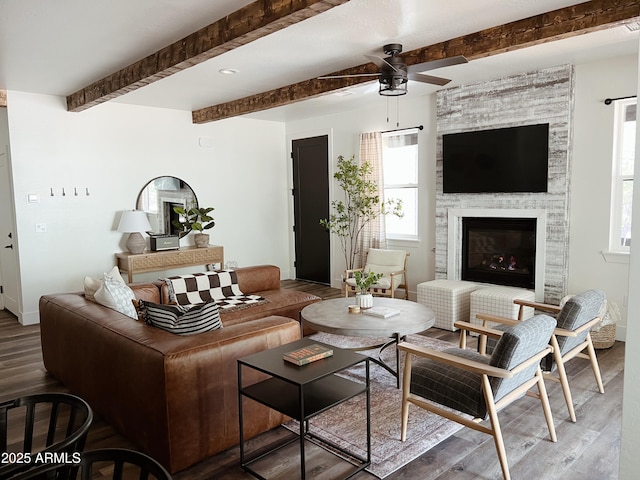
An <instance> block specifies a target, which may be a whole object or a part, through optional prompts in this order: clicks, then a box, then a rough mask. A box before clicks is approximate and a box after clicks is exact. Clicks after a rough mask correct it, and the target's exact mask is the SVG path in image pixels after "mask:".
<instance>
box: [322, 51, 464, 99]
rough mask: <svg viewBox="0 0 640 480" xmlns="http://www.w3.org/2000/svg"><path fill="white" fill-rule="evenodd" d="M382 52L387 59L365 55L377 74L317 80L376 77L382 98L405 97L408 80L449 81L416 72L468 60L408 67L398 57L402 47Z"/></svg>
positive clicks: (454, 58)
mask: <svg viewBox="0 0 640 480" xmlns="http://www.w3.org/2000/svg"><path fill="white" fill-rule="evenodd" d="M382 50H383V51H384V53H385V55H389V56H388V57H387V58H382V57H378V56H375V55H365V57H367V58H368V59H369V60H371V61H372V62H373V63H375V64H376V65H377V66H378V67H379V68H380V70H379V72H378V73H361V74H354V75H328V76H324V77H318V78H319V79H329V78H348V77H374V76H375V77H378V81H379V83H380V88H379V90H378V93H379V94H380V95H384V96H397V95H405V94H406V93H407V83H408V81H409V80H415V81H418V82H423V83H430V84H433V85H446V84H447V83H449V82H450V81H451V80H449V79H446V78H441V77H434V76H431V75H424V74H422V73H418V72H424V71H427V70H433V69H436V68H441V67H448V66H450V65H459V64H461V63H468V60H467V59H466V58H465V57H464V56H462V55H459V56H456V57H449V58H442V59H440V60H431V61H429V62H424V63H418V64H416V65H410V66H409V67H407V64H406V63H404V60H403V59H402V58H401V57H399V56H398V54H399V53H401V52H402V45H401V44H399V43H389V44H387V45H385V46H384V47H383V48H382Z"/></svg>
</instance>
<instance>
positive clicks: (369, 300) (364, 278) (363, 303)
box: [354, 270, 382, 308]
mask: <svg viewBox="0 0 640 480" xmlns="http://www.w3.org/2000/svg"><path fill="white" fill-rule="evenodd" d="M354 278H355V280H356V286H357V287H358V292H357V293H356V305H358V306H359V307H360V308H370V307H373V295H372V294H371V293H370V292H369V288H370V287H371V285H373V284H375V283H376V282H377V281H378V280H380V279H381V278H382V274H381V273H374V272H361V271H360V270H358V271H356V272H355V273H354Z"/></svg>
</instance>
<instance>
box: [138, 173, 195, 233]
mask: <svg viewBox="0 0 640 480" xmlns="http://www.w3.org/2000/svg"><path fill="white" fill-rule="evenodd" d="M197 206H198V199H197V198H196V194H195V193H194V191H193V190H192V189H191V187H190V186H189V185H188V184H187V182H185V181H184V180H180V179H179V178H176V177H157V178H154V179H153V180H151V181H150V182H149V183H147V184H146V185H145V186H144V188H143V189H142V190H141V191H140V194H139V195H138V201H137V203H136V208H137V209H138V210H143V211H145V212H146V213H147V217H148V218H149V223H150V224H151V229H152V230H151V231H150V232H147V233H149V235H178V236H180V237H183V236H184V235H186V233H187V232H185V231H184V230H182V229H181V228H176V227H175V226H173V225H172V222H173V221H174V220H179V219H180V216H179V215H178V214H177V213H176V212H174V210H173V208H174V207H183V208H185V209H187V210H188V209H190V208H193V207H197Z"/></svg>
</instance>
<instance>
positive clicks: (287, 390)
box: [238, 338, 371, 480]
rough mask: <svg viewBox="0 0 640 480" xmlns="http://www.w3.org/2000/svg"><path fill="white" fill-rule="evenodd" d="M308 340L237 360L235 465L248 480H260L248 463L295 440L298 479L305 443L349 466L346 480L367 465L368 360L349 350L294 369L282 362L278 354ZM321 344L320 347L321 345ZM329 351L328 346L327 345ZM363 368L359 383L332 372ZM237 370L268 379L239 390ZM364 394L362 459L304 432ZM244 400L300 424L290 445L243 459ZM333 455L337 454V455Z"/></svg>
mask: <svg viewBox="0 0 640 480" xmlns="http://www.w3.org/2000/svg"><path fill="white" fill-rule="evenodd" d="M314 343H320V342H315V341H313V340H311V339H306V338H305V339H302V340H298V341H296V342H293V343H288V344H286V345H281V346H279V347H276V348H273V349H271V350H266V351H264V352H259V353H255V354H253V355H249V356H247V357H244V358H240V359H238V416H239V422H240V464H241V466H242V468H243V469H244V470H246V471H247V472H249V473H251V474H252V475H253V476H255V477H257V478H260V479H263V480H266V479H265V478H264V477H263V476H261V475H260V474H259V473H257V472H256V471H254V470H253V469H252V467H251V464H252V463H253V462H255V461H257V460H259V459H260V458H263V457H264V456H265V455H269V454H273V453H275V451H276V450H278V449H279V448H282V447H283V446H284V445H286V444H290V443H292V442H296V441H299V443H300V472H301V478H302V479H305V478H306V466H305V453H304V452H305V441H312V442H313V443H314V444H316V445H318V446H320V447H322V448H324V449H325V450H327V451H329V452H331V453H333V454H334V455H336V456H338V457H339V458H341V459H342V460H345V461H346V462H349V463H350V464H351V465H353V466H354V469H353V471H351V472H350V473H349V474H348V475H347V476H346V477H344V478H350V477H352V476H353V475H355V474H356V473H358V472H359V471H361V470H364V469H365V468H366V467H368V466H369V465H370V464H371V398H370V388H369V357H367V356H366V355H361V354H359V353H355V352H352V351H349V350H343V349H340V348H336V347H333V346H330V348H332V349H333V355H332V356H330V357H327V358H323V359H321V360H316V361H315V362H312V363H309V364H307V365H302V366H298V365H294V364H293V363H290V362H287V361H286V360H284V359H283V358H282V355H283V353H285V352H290V351H292V350H296V349H298V348H302V347H306V346H309V345H312V344H314ZM321 345H322V344H321ZM327 346H329V345H327ZM363 362H364V363H365V370H366V377H365V378H366V380H365V383H364V384H362V383H358V382H354V381H352V380H348V379H346V378H343V377H341V376H338V375H336V373H338V372H340V371H342V370H345V369H347V368H350V367H353V366H355V365H358V364H360V363H363ZM243 368H251V369H253V370H257V371H259V372H262V373H265V374H267V375H269V378H267V379H266V380H263V381H261V382H258V383H255V384H253V385H249V386H243V385H242V370H243ZM362 393H364V394H365V395H366V410H367V412H366V419H367V421H366V423H367V425H366V442H367V455H366V458H363V457H361V456H359V455H357V454H355V453H353V452H348V451H346V450H345V449H344V448H341V447H340V446H338V445H336V444H334V443H333V442H330V441H329V440H327V439H323V438H321V437H320V436H318V435H316V434H314V433H313V432H312V431H311V430H310V428H309V419H311V418H312V417H314V416H315V415H318V414H319V413H322V412H324V411H326V410H329V409H330V408H332V407H334V406H336V405H338V404H340V403H342V402H345V401H346V400H349V399H350V398H353V397H355V396H357V395H360V394H362ZM245 397H246V398H250V399H252V400H254V401H256V402H258V403H261V404H262V405H266V406H267V407H269V408H272V409H274V410H276V411H278V412H280V413H283V414H285V415H287V416H289V417H291V418H293V419H295V420H298V422H299V423H300V432H299V434H298V435H297V437H296V438H294V439H293V440H288V441H286V442H285V443H283V444H281V445H277V446H275V447H274V448H272V449H271V450H270V451H269V452H267V453H266V454H262V455H260V456H257V457H255V458H251V459H249V458H247V455H246V453H245V445H244V443H245V442H244V426H243V415H242V410H243V398H245ZM335 451H338V452H340V453H341V455H337V454H336V453H335Z"/></svg>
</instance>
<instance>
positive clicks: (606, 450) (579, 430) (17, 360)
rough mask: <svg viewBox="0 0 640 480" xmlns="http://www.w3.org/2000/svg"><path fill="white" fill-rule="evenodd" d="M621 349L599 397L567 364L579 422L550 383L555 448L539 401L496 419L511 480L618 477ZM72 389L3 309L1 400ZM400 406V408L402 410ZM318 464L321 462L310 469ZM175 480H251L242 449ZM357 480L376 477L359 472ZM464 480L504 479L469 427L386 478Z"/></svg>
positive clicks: (319, 288)
mask: <svg viewBox="0 0 640 480" xmlns="http://www.w3.org/2000/svg"><path fill="white" fill-rule="evenodd" d="M282 287H283V288H292V289H297V290H302V291H305V292H308V293H313V294H315V295H318V296H320V297H322V298H339V297H341V296H342V293H341V292H340V290H338V289H332V288H329V287H326V286H324V285H320V284H315V283H309V282H301V281H296V280H284V281H283V282H282ZM426 334H427V335H429V336H432V337H434V338H438V339H440V340H446V341H451V342H452V343H454V344H457V341H458V334H457V333H454V332H449V331H445V330H438V329H435V328H434V329H431V330H429V331H427V332H426ZM624 347H625V345H624V343H621V342H616V343H615V345H614V346H613V347H611V348H610V349H606V350H598V351H597V353H598V359H599V362H600V366H601V371H602V376H603V381H604V383H605V394H604V395H602V394H600V393H598V392H597V389H596V385H595V380H594V377H593V373H592V372H591V368H590V367H589V362H587V361H586V360H582V359H574V360H572V361H571V362H570V364H569V365H568V369H567V370H568V373H569V382H570V384H571V389H572V393H573V396H574V403H575V407H576V414H577V416H578V422H577V423H572V422H571V421H569V418H568V413H567V409H566V405H565V404H564V398H563V396H562V391H561V389H560V386H559V385H558V384H556V383H554V382H549V381H547V382H546V384H547V388H548V390H549V396H550V402H551V407H552V411H553V415H554V423H555V425H556V429H557V433H558V442H557V443H552V442H551V441H549V434H548V431H547V429H546V425H545V423H544V417H543V415H542V411H541V407H540V403H539V401H537V400H535V399H533V398H528V397H527V398H523V399H521V400H519V401H517V402H515V403H513V404H512V405H510V406H508V407H507V408H505V409H504V410H503V411H502V412H500V413H499V416H500V421H501V425H502V428H503V433H504V435H505V439H506V441H507V455H508V457H509V462H510V467H511V473H512V477H513V478H517V479H519V480H538V479H540V478H545V479H547V478H548V479H554V478H562V479H563V480H590V479H594V480H596V479H597V480H601V479H606V480H615V479H617V478H618V476H617V469H618V467H617V466H618V455H619V451H620V422H621V417H622V415H621V411H622V385H623V378H624V372H623V366H624ZM52 391H68V390H67V389H66V388H65V387H64V386H63V385H62V384H60V382H58V381H57V380H56V379H55V378H53V377H52V376H50V375H48V374H47V373H46V371H45V369H44V365H43V363H42V355H41V353H40V329H39V327H38V326H37V325H32V326H26V327H25V326H22V325H20V324H19V323H18V321H17V320H16V318H15V317H14V316H13V315H12V314H10V313H9V312H6V311H0V401H3V400H8V399H11V398H15V397H17V396H20V395H27V394H30V393H38V392H52ZM398 408H399V406H398ZM282 430H283V429H274V430H272V431H269V432H266V433H264V434H262V435H260V436H258V437H257V438H255V439H252V446H255V448H260V447H264V446H266V445H270V444H272V443H273V442H277V441H278V440H279V439H281V438H282V436H283V435H285V434H286V432H283V431H282ZM104 447H124V448H134V449H135V448H136V447H135V445H133V444H132V443H131V442H130V441H128V440H127V439H126V438H124V437H123V436H122V435H120V434H119V433H118V432H117V431H115V429H114V428H113V427H111V426H110V425H109V424H108V423H106V422H105V421H104V420H103V419H101V418H100V417H98V418H96V419H95V421H94V424H93V426H92V427H91V430H90V432H89V437H88V440H87V448H104ZM296 460H297V459H296V458H294V457H293V454H292V455H291V456H290V457H288V458H283V459H282V461H281V462H275V463H274V466H273V467H272V470H271V472H267V476H270V475H273V474H275V473H277V472H278V471H279V469H280V468H281V467H282V464H284V463H287V464H292V465H293V464H295V461H296ZM314 460H317V464H313V462H314ZM308 462H309V464H311V465H315V470H314V471H315V472H316V473H317V474H318V475H317V476H316V477H314V478H326V479H332V478H335V473H334V470H333V468H334V467H335V465H333V464H332V460H330V459H327V458H325V456H324V455H323V454H322V453H321V452H319V453H318V454H317V455H315V454H312V455H311V457H310V458H309V459H308ZM174 478H175V479H176V480H187V479H188V480H209V479H212V478H215V479H219V480H241V479H242V480H244V479H252V478H254V477H252V476H251V475H249V474H248V473H246V472H244V471H243V470H242V469H241V468H240V467H239V450H238V448H237V447H234V448H231V449H229V450H226V451H224V452H221V453H220V454H218V455H215V456H214V457H211V458H209V459H207V460H205V461H203V462H200V463H199V464H197V465H194V466H193V467H190V468H188V469H186V470H184V471H182V472H178V473H177V474H175V475H174ZM353 478H354V479H356V480H372V479H374V478H375V477H374V476H373V475H371V474H369V473H367V472H361V473H359V474H357V475H355V476H354V477H353ZM416 478H420V479H424V480H448V479H455V480H465V479H474V480H477V479H481V480H483V479H496V478H497V479H499V478H502V477H501V474H500V468H499V464H498V460H497V456H496V452H495V447H494V445H493V441H492V439H491V437H490V436H488V435H485V434H482V433H479V432H475V431H472V430H470V429H468V428H464V429H462V430H460V431H458V432H457V433H455V434H454V435H453V436H451V437H450V438H448V439H446V440H445V441H444V442H441V443H440V444H439V445H436V446H435V447H434V448H432V449H431V450H429V451H428V452H425V453H424V454H423V455H422V456H421V457H419V458H417V459H416V460H414V461H413V462H411V463H410V464H408V465H406V466H405V467H403V468H401V469H400V470H398V471H397V472H395V473H393V474H391V475H390V476H388V477H387V479H388V480H401V479H411V480H413V479H416Z"/></svg>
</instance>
